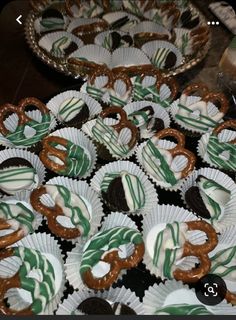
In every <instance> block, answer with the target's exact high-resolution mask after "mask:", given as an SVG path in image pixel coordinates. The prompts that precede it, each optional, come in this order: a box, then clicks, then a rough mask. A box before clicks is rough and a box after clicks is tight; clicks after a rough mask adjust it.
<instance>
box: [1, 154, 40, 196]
mask: <svg viewBox="0 0 236 320" xmlns="http://www.w3.org/2000/svg"><path fill="white" fill-rule="evenodd" d="M10 158H22V159H25V160H27V161H29V162H30V163H31V165H32V167H33V168H34V169H35V170H36V173H37V175H36V182H35V184H34V186H33V187H32V189H34V188H37V187H38V186H39V185H41V184H42V183H43V182H44V179H45V175H46V169H45V167H44V165H43V163H42V162H41V160H40V159H39V157H38V156H36V154H34V153H32V152H30V151H27V150H23V149H5V150H3V151H0V159H1V160H0V161H1V162H0V164H1V163H2V162H4V161H5V160H8V159H10ZM16 165H17V164H16ZM19 191H22V190H19Z"/></svg>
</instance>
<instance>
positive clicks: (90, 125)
mask: <svg viewBox="0 0 236 320" xmlns="http://www.w3.org/2000/svg"><path fill="white" fill-rule="evenodd" d="M108 120H111V122H110V121H108V122H110V124H111V125H112V124H113V123H112V120H113V119H111V118H108ZM95 123H96V119H93V120H90V121H88V122H86V123H85V124H83V126H82V128H81V130H82V131H83V132H84V133H85V134H86V135H88V136H89V137H90V138H91V139H93V140H95V141H96V142H98V143H99V144H100V145H102V146H104V147H105V148H106V149H107V150H108V151H109V153H110V154H111V156H112V157H113V158H114V159H116V160H121V159H123V160H124V159H129V158H130V157H131V156H132V155H133V154H134V152H135V150H136V146H137V144H136V145H135V146H134V147H133V148H132V149H131V150H130V151H129V153H128V154H126V155H123V156H118V155H115V154H112V153H111V152H110V150H109V149H108V147H107V146H106V145H105V144H103V143H101V142H100V141H97V140H96V139H95V137H94V136H93V133H92V128H93V127H94V125H95ZM129 135H130V132H129V130H127V131H125V132H123V135H122V139H123V141H127V140H128V139H127V138H128V137H129ZM100 156H101V157H102V154H101V155H100Z"/></svg>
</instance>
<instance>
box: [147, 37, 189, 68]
mask: <svg viewBox="0 0 236 320" xmlns="http://www.w3.org/2000/svg"><path fill="white" fill-rule="evenodd" d="M163 48H166V49H169V50H170V51H171V52H173V53H174V54H175V55H176V58H177V60H176V63H175V65H174V66H173V67H172V69H173V68H177V67H178V66H180V65H181V64H182V63H183V55H182V53H181V52H180V51H179V49H178V48H177V47H176V46H175V45H173V44H172V43H170V42H168V41H162V40H155V41H149V42H146V43H145V44H144V45H143V46H142V48H141V50H142V51H143V52H144V53H146V55H147V56H148V57H149V59H151V60H152V58H153V57H154V56H155V54H156V52H157V50H159V49H163ZM152 64H153V63H152Z"/></svg>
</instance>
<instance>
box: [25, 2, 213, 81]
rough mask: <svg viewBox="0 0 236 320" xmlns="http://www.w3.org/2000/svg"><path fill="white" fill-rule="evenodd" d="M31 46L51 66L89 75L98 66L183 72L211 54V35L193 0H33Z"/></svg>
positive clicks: (134, 72)
mask: <svg viewBox="0 0 236 320" xmlns="http://www.w3.org/2000/svg"><path fill="white" fill-rule="evenodd" d="M31 6H32V10H31V11H30V13H29V15H28V17H27V19H26V23H25V36H26V40H27V43H28V45H29V46H30V48H31V49H32V51H33V52H34V53H35V54H36V56H37V57H38V58H39V59H41V60H42V61H43V62H44V63H46V64H47V65H49V66H51V67H52V68H54V69H56V70H58V71H60V72H62V73H64V74H66V75H70V76H72V77H74V78H78V77H82V78H85V77H86V76H87V75H88V74H89V73H93V72H94V71H95V70H97V69H98V68H103V67H105V68H109V69H110V70H115V71H124V72H126V73H128V74H129V75H138V74H141V73H142V72H143V71H144V70H146V69H148V68H155V69H158V70H161V72H162V73H163V74H164V75H176V74H179V73H182V72H184V71H186V70H188V69H190V68H192V67H193V66H195V65H196V64H197V63H199V62H200V61H201V60H202V59H203V58H204V57H205V56H206V54H207V52H208V50H209V47H210V42H211V35H210V31H209V26H208V25H207V21H206V19H205V17H204V16H203V15H202V13H201V12H200V11H199V10H198V9H197V8H196V7H195V6H194V5H193V4H191V2H190V1H186V0H182V1H175V2H174V1H170V2H168V1H167V2H163V1H158V0H156V1H149V0H145V1H141V0H136V1H130V0H122V1H121V0H111V1H107V0H89V1H76V0H64V1H62V0H61V1H60V0H55V1H53V0H40V1H36V0H31Z"/></svg>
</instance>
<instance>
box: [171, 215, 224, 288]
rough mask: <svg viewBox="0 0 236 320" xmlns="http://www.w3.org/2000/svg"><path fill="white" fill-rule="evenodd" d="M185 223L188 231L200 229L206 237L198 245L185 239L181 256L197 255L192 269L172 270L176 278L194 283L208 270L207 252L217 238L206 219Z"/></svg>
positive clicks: (214, 245) (213, 245) (215, 242)
mask: <svg viewBox="0 0 236 320" xmlns="http://www.w3.org/2000/svg"><path fill="white" fill-rule="evenodd" d="M185 223H186V225H187V226H188V230H189V231H192V230H201V231H203V232H204V233H205V234H206V235H207V238H208V240H207V241H206V242H205V243H203V244H198V245H196V244H192V243H190V242H188V241H186V242H185V244H184V246H183V253H182V257H183V258H184V257H188V256H194V257H197V258H198V260H199V265H198V266H197V267H195V268H193V269H192V270H182V269H176V270H175V271H174V272H173V276H174V278H175V279H176V280H178V281H179V280H181V281H183V282H186V283H194V282H197V281H198V280H200V279H201V278H202V277H203V276H205V275H206V274H207V273H208V272H209V271H210V268H211V261H210V258H209V256H208V253H209V252H210V251H212V250H213V249H214V248H215V247H216V245H217V243H218V238H217V234H216V232H215V229H214V228H213V227H212V226H211V225H210V224H209V223H207V222H206V221H187V222H185Z"/></svg>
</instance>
